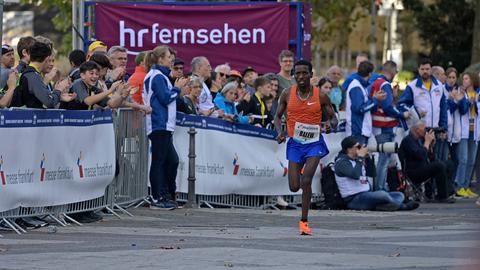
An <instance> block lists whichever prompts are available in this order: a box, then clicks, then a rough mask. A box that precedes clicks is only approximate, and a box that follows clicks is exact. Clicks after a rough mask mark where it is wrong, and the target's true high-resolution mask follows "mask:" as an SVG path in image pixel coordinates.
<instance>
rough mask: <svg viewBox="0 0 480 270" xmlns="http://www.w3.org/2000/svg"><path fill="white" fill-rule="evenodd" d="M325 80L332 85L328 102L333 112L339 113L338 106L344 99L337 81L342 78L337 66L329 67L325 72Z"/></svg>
mask: <svg viewBox="0 0 480 270" xmlns="http://www.w3.org/2000/svg"><path fill="white" fill-rule="evenodd" d="M327 78H328V80H329V81H330V83H331V84H332V91H330V94H328V97H329V98H330V101H331V102H332V104H333V105H334V106H335V111H336V112H338V111H340V106H341V105H342V104H343V101H344V99H345V94H344V91H343V90H342V87H340V84H339V81H340V79H341V78H342V70H341V69H340V67H339V66H331V67H330V68H329V69H328V70H327Z"/></svg>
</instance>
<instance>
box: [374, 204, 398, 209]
mask: <svg viewBox="0 0 480 270" xmlns="http://www.w3.org/2000/svg"><path fill="white" fill-rule="evenodd" d="M399 208H400V205H398V204H396V203H386V204H381V205H377V206H376V207H375V210H376V211H397V210H398V209H399Z"/></svg>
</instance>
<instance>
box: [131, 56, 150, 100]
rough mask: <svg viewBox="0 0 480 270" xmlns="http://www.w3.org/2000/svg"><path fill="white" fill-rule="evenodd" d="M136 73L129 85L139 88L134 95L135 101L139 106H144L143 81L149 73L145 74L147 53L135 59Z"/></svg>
mask: <svg viewBox="0 0 480 270" xmlns="http://www.w3.org/2000/svg"><path fill="white" fill-rule="evenodd" d="M135 64H136V66H135V72H133V74H132V76H130V78H129V79H128V84H129V85H130V86H132V87H136V88H138V90H137V92H135V94H133V95H132V98H133V101H135V102H136V103H138V104H143V99H142V91H143V80H144V79H145V76H146V75H147V73H146V72H145V52H140V53H139V54H137V56H136V57H135Z"/></svg>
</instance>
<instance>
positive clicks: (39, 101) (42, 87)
mask: <svg viewBox="0 0 480 270" xmlns="http://www.w3.org/2000/svg"><path fill="white" fill-rule="evenodd" d="M29 54H30V65H29V66H27V68H26V69H25V71H24V72H23V73H22V76H21V77H20V82H19V96H20V97H21V100H15V103H14V101H12V104H11V106H12V107H21V106H24V105H25V106H27V107H28V108H39V109H41V108H55V107H56V106H57V105H58V104H59V103H60V101H65V102H70V101H72V100H73V99H75V97H76V95H75V94H69V93H67V90H68V88H69V87H70V83H69V81H68V80H63V81H61V82H59V83H57V85H56V86H55V89H54V90H53V91H51V90H50V89H49V88H48V87H47V85H46V84H45V83H44V77H42V74H45V73H48V72H49V69H50V62H49V61H50V59H49V57H50V56H51V54H52V49H51V48H50V46H48V45H47V44H45V43H42V42H38V41H37V42H35V43H34V44H33V45H32V46H31V47H30V53H29Z"/></svg>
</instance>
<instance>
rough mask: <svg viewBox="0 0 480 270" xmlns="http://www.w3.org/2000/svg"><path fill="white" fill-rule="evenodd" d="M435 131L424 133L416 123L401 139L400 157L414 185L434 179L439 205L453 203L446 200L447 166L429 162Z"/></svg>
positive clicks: (450, 199) (424, 128)
mask: <svg viewBox="0 0 480 270" xmlns="http://www.w3.org/2000/svg"><path fill="white" fill-rule="evenodd" d="M434 143H435V131H434V130H433V129H429V131H428V132H427V131H426V125H425V122H423V121H418V122H416V123H415V124H413V126H412V127H411V128H410V133H409V134H408V136H406V137H405V138H403V140H402V143H401V145H400V150H399V151H400V152H401V153H400V154H399V155H400V156H403V157H404V158H405V163H404V164H403V165H404V166H405V168H404V171H405V172H406V174H407V176H408V177H409V178H410V179H412V181H413V183H414V184H415V185H420V184H422V183H423V182H426V181H427V180H428V179H430V178H435V182H436V185H437V191H438V194H437V198H436V199H437V200H436V202H440V203H454V202H455V199H453V198H448V192H447V166H446V165H445V163H444V162H442V161H432V162H429V158H428V157H429V155H430V154H431V151H432V148H433V145H434Z"/></svg>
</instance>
